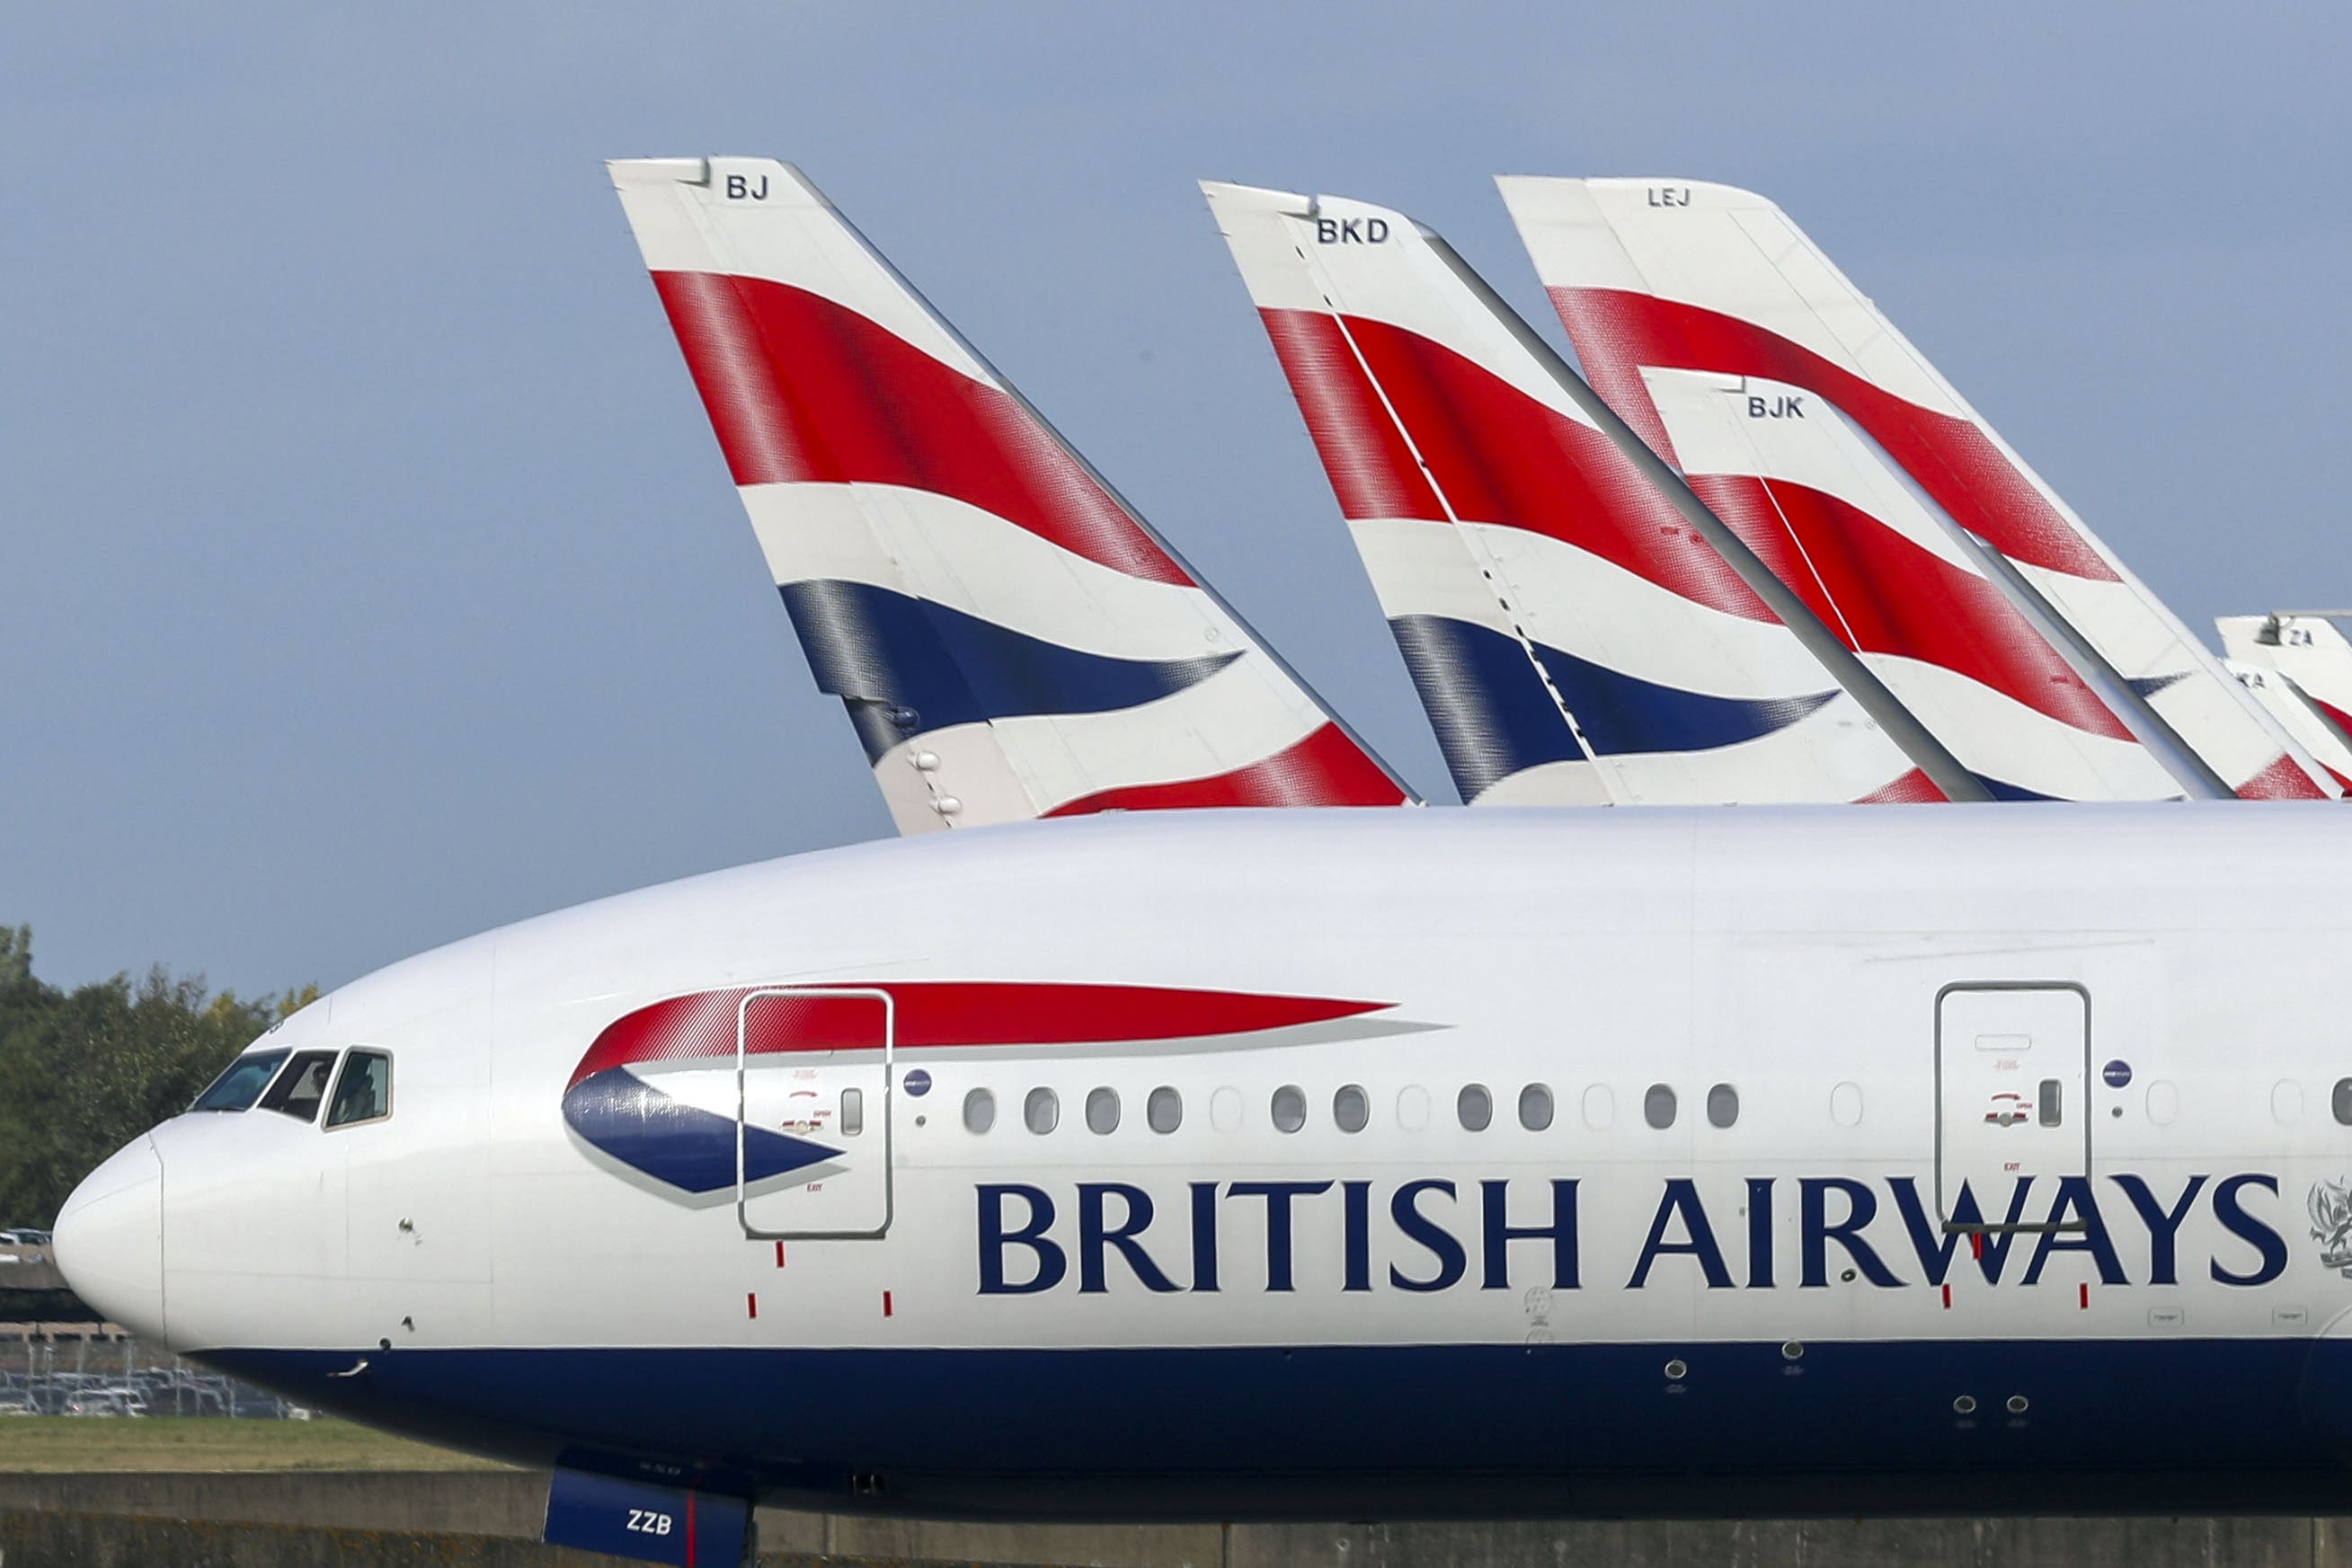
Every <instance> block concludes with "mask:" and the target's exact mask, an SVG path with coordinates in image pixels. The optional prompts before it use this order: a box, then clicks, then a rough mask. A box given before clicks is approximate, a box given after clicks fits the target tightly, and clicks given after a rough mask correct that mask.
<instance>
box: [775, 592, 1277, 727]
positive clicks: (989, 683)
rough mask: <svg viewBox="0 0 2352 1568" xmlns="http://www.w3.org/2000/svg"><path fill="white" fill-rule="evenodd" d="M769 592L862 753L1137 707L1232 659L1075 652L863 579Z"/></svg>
mask: <svg viewBox="0 0 2352 1568" xmlns="http://www.w3.org/2000/svg"><path fill="white" fill-rule="evenodd" d="M780 591H781V592H782V595H783V600H784V609H785V611H786V612H788V613H789V614H790V615H791V616H792V618H793V630H794V631H795V632H798V633H799V634H800V640H801V646H802V647H803V649H805V650H806V651H807V653H808V659H809V664H810V666H811V667H812V668H813V669H814V671H815V672H816V680H817V685H819V686H820V687H822V688H823V689H824V690H825V691H828V692H831V693H832V694H834V695H835V696H837V697H840V698H841V699H842V700H843V701H844V702H845V703H846V704H848V705H849V710H850V714H851V716H852V717H853V718H854V719H856V721H857V729H858V737H859V738H860V739H861V740H863V741H864V742H865V745H866V756H867V757H868V758H869V759H872V758H880V757H881V755H882V754H883V753H884V752H886V751H887V750H888V749H889V748H890V747H892V746H894V745H896V744H897V743H898V742H899V741H901V740H904V739H905V738H907V737H908V736H912V735H919V734H922V733H924V732H925V731H928V730H935V729H945V728H947V727H950V726H951V725H959V724H974V723H979V722H982V721H984V720H988V719H1001V718H1015V717H1019V716H1024V715H1034V714H1081V713H1108V712H1111V711H1114V710H1116V709H1119V708H1130V707H1139V706H1142V705H1143V704H1145V703H1148V702H1153V701H1156V700H1157V699H1159V698H1160V697H1164V696H1169V695H1173V694H1174V693H1177V692H1181V691H1182V690H1184V689H1185V688H1186V687H1187V686H1192V685H1197V684H1199V683H1200V682H1202V681H1204V680H1206V679H1208V678H1209V677H1210V676H1211V675H1213V674H1216V673H1217V672H1218V671H1219V670H1222V669H1223V668H1224V667H1225V666H1226V665H1227V664H1231V663H1233V662H1234V660H1235V659H1238V658H1240V657H1241V653H1239V652H1238V651H1235V652H1231V653H1208V654H1203V655H1202V656H1201V657H1199V658H1192V659H1166V660H1151V659H1118V658H1112V657H1110V656H1108V655H1107V654H1102V653H1081V652H1079V651H1078V650H1077V649H1075V648H1066V647H1063V646H1062V645H1061V644H1060V643H1049V642H1047V641H1045V639H1044V638H1041V637H1032V636H1029V635H1027V634H1026V633H1024V632H1015V631H1013V630H1011V629H1009V628H1007V627H1003V626H999V625H997V624H996V623H995V622H992V621H983V620H982V619H980V618H979V617H978V616H974V615H967V614H965V613H964V612H961V611H960V610H951V609H950V608H948V607H947V606H946V605H944V604H936V603H933V602H931V601H929V600H924V599H916V598H912V597H910V596H908V595H907V594H903V593H896V592H893V591H890V590H888V589H885V588H876V587H874V586H872V585H871V584H868V583H862V582H845V581H839V580H833V579H819V580H814V581H806V582H788V583H785V584H783V585H782V588H781V590H780Z"/></svg>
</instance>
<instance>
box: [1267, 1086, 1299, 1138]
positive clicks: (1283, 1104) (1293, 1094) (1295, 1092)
mask: <svg viewBox="0 0 2352 1568" xmlns="http://www.w3.org/2000/svg"><path fill="white" fill-rule="evenodd" d="M1273 1110H1274V1127H1275V1131H1276V1132H1278V1133H1295V1132H1297V1131H1298V1129H1299V1128H1301V1127H1303V1126H1305V1125H1307V1092H1306V1091H1305V1090H1303V1089H1301V1088H1299V1087H1298V1085H1297V1084H1296V1083H1286V1084H1284V1085H1283V1086H1282V1087H1281V1088H1279V1089H1277V1090H1276V1091H1275V1092H1274V1106H1273Z"/></svg>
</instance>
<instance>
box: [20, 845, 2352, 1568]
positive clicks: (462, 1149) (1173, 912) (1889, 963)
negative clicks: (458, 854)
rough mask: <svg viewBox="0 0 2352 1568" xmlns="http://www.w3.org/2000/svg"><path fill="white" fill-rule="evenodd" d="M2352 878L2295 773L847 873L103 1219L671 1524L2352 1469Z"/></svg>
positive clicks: (494, 1004) (677, 903)
mask: <svg viewBox="0 0 2352 1568" xmlns="http://www.w3.org/2000/svg"><path fill="white" fill-rule="evenodd" d="M1531 870H1536V871H1538V874H1530V872H1531ZM2282 889H2293V890H2294V896H2293V897H2291V898H2283V897H2282V896H2281V890H2282ZM2347 889H2352V821H2347V819H2346V817H2345V814H2344V813H2343V812H2342V811H2341V810H2336V809H2333V808H2331V807H2327V806H2323V805H2318V804H2307V805H2295V804H2288V803H2281V804H2273V805H2267V806H2261V807H2249V806H2242V805H2230V806H2223V805H2218V804H2189V805H2185V806H2184V805H2147V806H2134V805H2117V806H2084V805H2066V806H2044V805H2000V806H1973V807H1972V806H1956V807H1953V808H1952V809H1950V810H1940V811H1924V812H1908V811H1891V812H1854V811H1851V810H1844V809H1842V808H1837V807H1826V808H1818V809H1816V808H1754V809H1748V810H1738V811H1722V810H1684V809H1675V808H1660V809H1659V810H1656V811H1654V812H1645V813H1639V814H1634V815H1631V816H1629V815H1627V814H1622V813H1612V812H1601V813H1588V812H1580V811H1573V810H1543V811H1534V810H1493V811H1443V812H1439V811H1424V812H1402V811H1384V812H1383V811H1375V812H1365V811H1352V810H1299V811H1281V812H1254V811H1202V812H1177V813H1152V814H1116V815H1112V816H1108V817H1102V818H1097V819H1092V820H1088V821H1080V822H1065V823H1058V824H1047V823H1035V824H1015V825H1010V826H1006V827H1001V828H995V829H990V830H987V831H975V832H971V833H959V834H954V835H950V836H947V837H944V838H935V839H932V840H930V841H927V842H926V841H909V840H901V841H890V842H884V843H876V844H865V845H858V846H855V847H851V848H846V849H841V850H835V851H828V852H821V853H814V854H806V855H801V856H797V857H793V858H791V859H787V860H782V861H778V862H772V863H769V864H765V865H758V866H751V867H747V868H743V869H740V870H736V871H731V872H724V873H716V874H713V875H709V876H704V877H699V878H696V879H693V880H690V881H687V882H682V883H674V884H671V885H668V886H665V887H658V888H654V889H649V890H646V891H644V892H640V893H635V894H627V895H625V896H622V897H617V898H613V899H608V900H605V901H604V902H602V903H597V904H588V905H585V906H583V907H581V908H578V909H574V910H570V911H567V912H563V913H561V914H556V915H548V916H544V917H542V918H540V919H536V920H532V921H528V922H525V923H523V924H521V925H514V926H510V927H508V928H506V929H504V930H500V931H497V932H493V933H490V934H488V935H487V936H480V937H477V938H474V939H472V940H469V941H465V942H460V943H457V944H456V945H454V946H448V947H445V948H442V949H440V950H438V951H436V952H433V953H429V954H426V955H425V956H421V957H418V958H415V959H412V960H409V961H408V962H406V963H404V964H399V965H395V966H394V967H391V968H389V969H386V970H383V971H382V972H380V973H378V974H376V975H373V976H372V977H367V978H364V979H362V980H360V981H357V982H355V983H353V984H352V985H350V986H347V987H344V988H341V989H340V990H337V991H336V992H334V993H332V994H331V995H330V996H328V997H326V998H321V999H320V1001H319V1002H317V1003H316V1004H314V1005H313V1006H311V1007H310V1008H308V1009H304V1010H303V1011H302V1012H300V1013H299V1014H297V1015H295V1016H294V1017H293V1018H291V1019H289V1020H287V1021H286V1022H285V1023H283V1024H282V1025H280V1026H279V1027H278V1029H276V1030H273V1031H272V1032H271V1033H270V1034H269V1035H268V1036H266V1037H265V1038H263V1039H262V1040H258V1041H257V1042H256V1043H255V1045H254V1046H253V1048H252V1049H251V1051H249V1052H247V1054H246V1055H245V1056H243V1057H241V1058H239V1059H238V1061H237V1062H236V1064H235V1065H234V1066H232V1067H231V1068H230V1069H229V1070H228V1071H227V1072H226V1073H225V1074H224V1075H223V1077H222V1079H221V1081H220V1082H218V1083H217V1084H215V1086H214V1088H213V1089H211V1090H210V1091H208V1092H206V1094H205V1096H204V1097H203V1098H201V1099H200V1100H199V1101H198V1102H197V1103H196V1106H195V1108H194V1109H193V1110H192V1111H190V1112H189V1113H186V1114H184V1115H181V1116H177V1117H174V1118H173V1119H172V1120H170V1121H167V1122H165V1123H164V1124H162V1125H160V1126H158V1127H156V1128H155V1129H153V1131H152V1132H151V1133H150V1134H146V1135H144V1136H142V1137H141V1138H139V1139H138V1140H136V1141H135V1142H134V1143H132V1144H131V1145H129V1146H128V1147H126V1148H124V1149H123V1150H122V1151H121V1153H120V1154H118V1155H115V1156H114V1157H113V1158H112V1159H111V1160H110V1161H109V1162H108V1163H107V1164H106V1165H105V1166H102V1167H100V1169H99V1170H98V1171H97V1172H96V1173H94V1174H93V1175H92V1176H89V1179H88V1180H87V1181H86V1182H85V1183H84V1184H83V1185H82V1186H81V1187H80V1188H79V1190H78V1191H77V1192H76V1193H75V1195H74V1196H73V1197H72V1199H71V1200H70V1201H69V1202H68V1205H67V1207H66V1208H65V1210H64V1212H63V1214H62V1215H61V1216H60V1218H59V1220H58V1227H57V1248H58V1259H59V1261H60V1264H61V1266H62V1267H63V1269H64V1270H65V1272H66V1273H67V1275H68V1278H69V1280H70V1281H72V1283H73V1285H74V1287H75V1288H76V1289H77V1290H78V1291H81V1292H82V1293H83V1294H84V1295H85V1296H86V1297H87V1298H88V1299H89V1301H91V1302H92V1303H93V1304H94V1305H97V1306H99V1307H100V1309H101V1310H103V1311H104V1312H106V1313H107V1314H108V1315H110V1317H112V1318H113V1319H115V1320H116V1321H118V1322H124V1323H126V1324H129V1325H130V1326H131V1327H133V1328H134V1329H136V1330H138V1331H139V1332H140V1333H143V1334H147V1335H151V1336H154V1337H156V1338H159V1339H161V1340H163V1341H164V1342H165V1343H169V1344H171V1345H172V1346H173V1348H174V1349H176V1350H178V1351H181V1352H183V1353H185V1354H191V1355H194V1356H195V1357H196V1358H198V1359H200V1360H202V1361H204V1362H205V1363H207V1364H211V1365H214V1366H216V1367H219V1368H222V1369H224V1370H226V1371H228V1372H231V1373H234V1374H236V1375H239V1376H243V1377H247V1378H251V1379H254V1380H256V1381H257V1382H260V1383H263V1384H266V1385H270V1386H272V1387H275V1388H278V1389H280V1390H282V1391H284V1392H285V1393H287V1394H288V1395H289V1396H292V1397H294V1398H297V1399H299V1400H300V1401H302V1402H304V1403H307V1404H312V1405H316V1406H320V1407H323V1408H327V1409H331V1410H335V1411H339V1412H342V1413H345V1414H348V1415H350V1416H354V1417H356V1418H359V1419H362V1420H365V1421H368V1422H371V1423H373V1424H376V1425H379V1426H383V1427H390V1428H393V1429H395V1430H401V1431H407V1432H413V1433H415V1434H417V1435H419V1436H421V1437H427V1438H430V1439H433V1440H436V1441H441V1442H447V1443H453V1444H456V1445H458V1446H461V1447H466V1448H475V1449H478V1450H481V1451H484V1452H488V1453H494V1454H499V1455H501V1456H505V1457H508V1458H514V1459H518V1460H523V1461H528V1462H532V1463H538V1464H551V1465H555V1466H558V1467H559V1469H560V1474H559V1479H558V1481H557V1485H556V1488H555V1497H556V1504H555V1506H554V1507H553V1508H552V1509H551V1539H560V1540H566V1541H573V1542H592V1541H594V1542H607V1543H610V1542H619V1543H620V1544H621V1545H622V1546H623V1547H626V1548H630V1549H637V1550H641V1551H642V1552H643V1553H644V1554H646V1555H652V1556H656V1557H657V1558H658V1557H659V1555H660V1552H661V1551H664V1550H667V1549H669V1547H670V1546H671V1545H672V1544H673V1542H672V1540H671V1539H670V1538H668V1537H664V1538H662V1539H660V1540H637V1539H635V1538H633V1537H630V1536H629V1535H628V1534H627V1531H628V1530H629V1529H630V1528H631V1527H629V1526H627V1525H626V1524H625V1521H626V1520H627V1519H629V1518H632V1517H635V1518H640V1519H652V1518H656V1517H659V1518H662V1519H666V1520H671V1521H678V1520H685V1519H688V1517H689V1515H691V1517H692V1518H694V1519H698V1520H699V1521H701V1523H700V1524H699V1525H698V1526H696V1527H695V1528H697V1529H698V1530H700V1531H703V1532H704V1537H703V1538H704V1539H705V1540H706V1542H708V1540H709V1539H711V1536H710V1534H709V1532H711V1531H719V1532H720V1534H721V1536H722V1537H723V1535H724V1531H725V1530H726V1529H727V1528H730V1525H729V1524H728V1521H732V1525H731V1528H733V1529H736V1530H738V1531H740V1520H741V1513H742V1506H743V1500H747V1499H750V1498H751V1497H753V1496H758V1497H761V1498H766V1499H772V1500H782V1501H789V1502H796V1503H801V1504H808V1505H822V1506H825V1507H832V1508H845V1509H866V1510H896V1511H907V1512H911V1513H925V1514H964V1515H991V1514H993V1515H1000V1516H1016V1517H1033V1518H1034V1517H1055V1516H1066V1517H1086V1518H1095V1519H1106V1518H1134V1519H1174V1518H1186V1517H1194V1518H1223V1519H1233V1518H1250V1517H1277V1516H1293V1517H1321V1518H1366V1517H1400V1516H1414V1515H1423V1516H1427V1515H1444V1514H1457V1515H1493V1514H1499V1513H1510V1512H1523V1513H1535V1514H1579V1513H1601V1514H1627V1513H1634V1514H1664V1515H1673V1514H1759V1513H1761V1514H1805V1513H1818V1512H1834V1513H1839V1514H1849V1515H1851V1514H1860V1513H1878V1512H1901V1511H1943V1510H1955V1511H1969V1512H1972V1513H1975V1512H1984V1511H2067V1512H2084V1511H2134V1510H2148V1511H2168V1512H2177V1511H2183V1510H2194V1511H2231V1510H2296V1511H2303V1510H2310V1511H2340V1510H2343V1509H2345V1508H2347V1507H2352V1469H2347V1468H2346V1466H2345V1462H2344V1455H2345V1452H2346V1445H2347V1442H2352V1415H2347V1412H2352V1341H2347V1339H2346V1338H2345V1337H2344V1335H2345V1333H2346V1329H2347V1323H2352V1317H2347V1314H2346V1309H2347V1305H2352V1279H2347V1276H2348V1275H2352V1055H2347V1051H2346V1050H2345V1048H2344V1046H2343V1045H2342V1043H2341V1029H2340V1025H2341V1020H2342V1018H2343V1016H2344V1013H2345V1010H2346V1008H2347V1004H2352V996H2347V993H2346V989H2345V986H2344V984H2343V983H2342V982H2341V981H2340V980H2338V979H2337V978H2336V977H2338V976H2340V975H2342V974H2343V972H2344V966H2343V964H2342V962H2341V957H2342V953H2343V951H2344V948H2345V945H2346V944H2347V941H2352V892H2347ZM322 1065H323V1066H327V1067H331V1068H333V1069H334V1071H335V1072H336V1074H337V1076H336V1078H335V1082H334V1087H333V1089H332V1090H331V1092H328V1093H327V1094H326V1095H325V1096H324V1103H323V1105H322V1104H321V1098H320V1095H319V1094H318V1093H317V1092H315V1090H311V1091H309V1092H301V1091H299V1090H289V1089H287V1088H286V1086H287V1085H289V1084H295V1085H301V1084H315V1083H316V1082H319V1081H320V1079H319V1072H318V1070H319V1069H320V1067H321V1066H322ZM322 1111H323V1114H321V1112H322ZM730 1500H731V1501H730ZM689 1503H690V1504H691V1505H692V1507H691V1509H689V1508H688V1504H689ZM681 1528H683V1527H682V1526H681ZM597 1531H603V1533H602V1534H599V1533H597ZM730 1539H731V1538H730ZM704 1551H705V1552H706V1553H708V1552H709V1551H710V1548H709V1546H708V1545H707V1544H706V1545H705V1547H704ZM667 1560H682V1559H678V1558H670V1559H667ZM703 1560H705V1561H709V1560H711V1558H710V1557H709V1555H706V1556H705V1557H704V1559H703Z"/></svg>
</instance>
